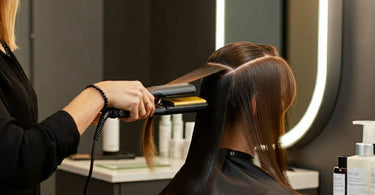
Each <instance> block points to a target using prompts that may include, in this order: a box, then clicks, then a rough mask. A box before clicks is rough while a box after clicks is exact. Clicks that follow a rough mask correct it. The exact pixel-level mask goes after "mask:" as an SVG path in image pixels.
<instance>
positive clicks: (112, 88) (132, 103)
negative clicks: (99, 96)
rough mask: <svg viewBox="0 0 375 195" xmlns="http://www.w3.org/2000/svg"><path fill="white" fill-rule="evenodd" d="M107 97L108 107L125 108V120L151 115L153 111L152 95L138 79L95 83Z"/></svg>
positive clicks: (129, 120)
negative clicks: (128, 114) (126, 115)
mask: <svg viewBox="0 0 375 195" xmlns="http://www.w3.org/2000/svg"><path fill="white" fill-rule="evenodd" d="M95 85H97V86H98V87H99V88H101V89H102V90H103V91H104V93H105V94H106V95H107V98H108V107H113V108H118V109H122V110H127V111H129V112H130V117H129V118H123V119H122V120H124V121H126V122H132V121H135V120H138V119H144V118H146V117H148V116H152V114H153V113H154V111H155V104H154V96H153V95H152V94H151V93H150V92H149V91H148V90H147V89H146V88H145V87H144V86H143V85H142V83H141V82H139V81H102V82H99V83H96V84H95Z"/></svg>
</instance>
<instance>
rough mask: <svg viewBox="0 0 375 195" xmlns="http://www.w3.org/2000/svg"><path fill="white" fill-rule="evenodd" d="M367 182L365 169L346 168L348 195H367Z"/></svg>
mask: <svg viewBox="0 0 375 195" xmlns="http://www.w3.org/2000/svg"><path fill="white" fill-rule="evenodd" d="M367 182H368V175H367V173H366V169H363V168H348V195H367V190H368V183H367Z"/></svg>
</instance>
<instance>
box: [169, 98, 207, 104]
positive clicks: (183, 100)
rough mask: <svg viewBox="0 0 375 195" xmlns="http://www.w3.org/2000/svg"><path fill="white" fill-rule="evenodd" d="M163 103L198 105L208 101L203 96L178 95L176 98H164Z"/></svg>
mask: <svg viewBox="0 0 375 195" xmlns="http://www.w3.org/2000/svg"><path fill="white" fill-rule="evenodd" d="M162 102H163V104H166V105H169V106H188V105H196V104H204V103H207V101H206V100H205V99H203V98H200V97H198V96H191V97H176V98H165V99H164V98H163V99H162Z"/></svg>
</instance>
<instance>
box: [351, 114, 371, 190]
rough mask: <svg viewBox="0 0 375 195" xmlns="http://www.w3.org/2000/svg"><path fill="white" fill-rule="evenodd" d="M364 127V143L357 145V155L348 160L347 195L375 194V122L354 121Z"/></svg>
mask: <svg viewBox="0 0 375 195" xmlns="http://www.w3.org/2000/svg"><path fill="white" fill-rule="evenodd" d="M353 124H354V125H363V138H362V143H356V155H355V156H350V157H348V158H347V166H348V168H347V169H348V170H347V171H348V172H347V194H348V195H358V194H375V156H374V143H375V121H353Z"/></svg>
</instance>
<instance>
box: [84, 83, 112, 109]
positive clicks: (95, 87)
mask: <svg viewBox="0 0 375 195" xmlns="http://www.w3.org/2000/svg"><path fill="white" fill-rule="evenodd" d="M90 87H92V88H94V89H96V90H98V91H99V92H100V94H102V96H103V99H104V106H103V109H102V111H103V110H105V109H106V108H107V106H108V98H107V96H106V95H105V93H104V91H103V90H102V89H100V88H99V87H98V86H96V85H94V84H91V85H87V87H86V89H87V88H90Z"/></svg>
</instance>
